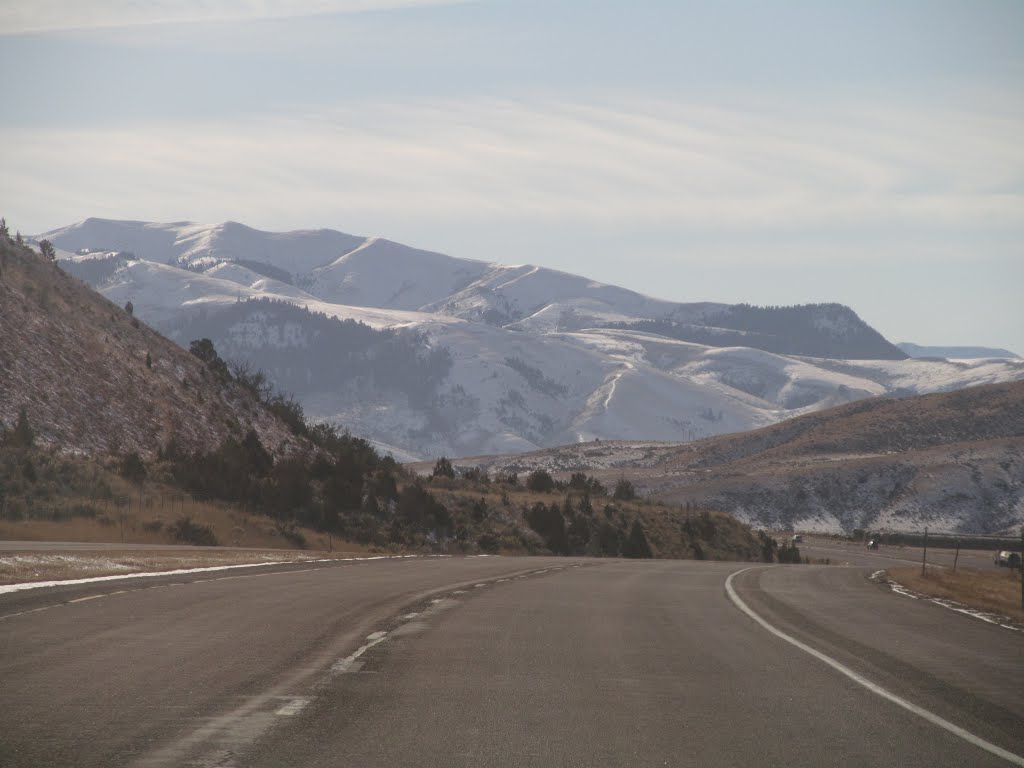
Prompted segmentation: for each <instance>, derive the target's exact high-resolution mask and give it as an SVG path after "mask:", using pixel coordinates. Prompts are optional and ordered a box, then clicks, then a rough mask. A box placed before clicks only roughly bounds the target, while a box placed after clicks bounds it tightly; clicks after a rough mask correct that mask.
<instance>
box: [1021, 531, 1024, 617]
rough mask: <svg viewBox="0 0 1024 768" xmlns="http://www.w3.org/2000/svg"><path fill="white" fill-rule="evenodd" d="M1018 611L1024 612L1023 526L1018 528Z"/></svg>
mask: <svg viewBox="0 0 1024 768" xmlns="http://www.w3.org/2000/svg"><path fill="white" fill-rule="evenodd" d="M1020 609H1021V610H1022V611H1024V525H1022V526H1021V527H1020Z"/></svg>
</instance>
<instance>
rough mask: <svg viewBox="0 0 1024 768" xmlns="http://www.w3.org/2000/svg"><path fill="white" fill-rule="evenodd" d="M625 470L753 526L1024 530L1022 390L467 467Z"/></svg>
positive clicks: (879, 402) (961, 394)
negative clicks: (683, 440)
mask: <svg viewBox="0 0 1024 768" xmlns="http://www.w3.org/2000/svg"><path fill="white" fill-rule="evenodd" d="M464 462H465V463H466V464H467V465H479V466H483V467H486V468H489V469H491V470H492V471H520V472H522V471H530V470H532V469H536V468H541V467H542V468H547V469H549V470H552V471H556V472H563V473H565V472H580V471H592V472H594V474H595V475H596V476H597V477H600V478H604V479H606V480H608V479H611V478H615V477H620V476H622V475H623V474H625V475H626V476H628V477H629V478H630V479H631V480H633V481H634V482H635V483H636V484H637V485H638V486H639V487H640V488H641V489H642V490H643V491H644V492H645V493H646V494H647V495H648V496H650V497H652V498H656V499H662V500H667V501H674V502H677V503H685V502H692V503H695V504H700V505H702V506H710V507H713V508H717V509H723V510H726V511H729V512H732V513H733V514H734V515H736V516H737V517H738V518H740V519H741V520H744V521H746V522H749V523H751V524H752V525H755V526H765V527H789V528H794V527H795V528H799V529H805V530H823V531H839V530H845V531H850V530H852V529H854V528H887V529H893V530H918V529H921V528H923V527H924V526H925V525H927V526H929V527H930V528H931V529H932V530H934V531H950V532H956V531H959V532H971V533H992V532H998V531H1003V530H1007V529H1012V528H1014V527H1015V526H1018V525H1020V524H1021V523H1024V382H1014V383H1009V384H997V385H988V386H980V387H974V388H971V389H965V390H961V391H957V392H951V393H942V394H932V395H925V396H919V397H910V398H904V399H892V398H872V399H869V400H864V401H861V402H857V403H851V404H848V405H844V406H840V407H837V408H833V409H830V410H827V411H822V412H818V413H813V414H808V415H805V416H801V417H798V418H794V419H791V420H788V421H786V422H783V423H781V424H775V425H772V426H769V427H766V428H763V429H759V430H755V431H752V432H749V433H746V434H738V435H727V436H722V437H715V438H710V439H706V440H701V441H698V442H695V443H691V444H688V445H679V444H666V443H618V442H601V443H588V444H582V445H573V446H565V447H563V448H559V449H551V450H548V451H542V452H537V453H534V454H527V455H520V456H502V457H481V458H478V459H465V460H464Z"/></svg>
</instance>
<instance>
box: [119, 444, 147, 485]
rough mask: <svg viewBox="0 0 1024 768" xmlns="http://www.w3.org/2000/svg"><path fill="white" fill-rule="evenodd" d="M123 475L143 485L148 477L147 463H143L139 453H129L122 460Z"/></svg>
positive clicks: (130, 480) (132, 481)
mask: <svg viewBox="0 0 1024 768" xmlns="http://www.w3.org/2000/svg"><path fill="white" fill-rule="evenodd" d="M121 477H123V478H124V479H125V480H127V481H128V482H131V483H135V484H136V485H141V484H142V481H143V480H145V479H146V465H145V464H143V463H142V459H141V458H140V456H139V454H137V453H135V452H134V451H133V452H132V453H129V454H128V455H127V456H125V457H124V460H122V462H121Z"/></svg>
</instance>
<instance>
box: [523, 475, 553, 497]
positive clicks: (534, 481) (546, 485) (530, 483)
mask: <svg viewBox="0 0 1024 768" xmlns="http://www.w3.org/2000/svg"><path fill="white" fill-rule="evenodd" d="M526 487H527V488H528V489H530V490H531V491H536V492H537V493H549V492H551V491H553V490H554V489H555V479H554V478H553V477H551V474H550V473H549V472H547V470H543V469H535V470H533V472H531V473H530V474H529V475H528V476H527V478H526Z"/></svg>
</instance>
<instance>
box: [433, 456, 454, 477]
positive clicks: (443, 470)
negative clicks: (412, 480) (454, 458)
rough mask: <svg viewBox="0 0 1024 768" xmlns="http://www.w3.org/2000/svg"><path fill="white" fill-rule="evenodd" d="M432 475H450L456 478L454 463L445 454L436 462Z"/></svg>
mask: <svg viewBox="0 0 1024 768" xmlns="http://www.w3.org/2000/svg"><path fill="white" fill-rule="evenodd" d="M430 476H431V477H450V478H452V479H454V478H455V467H453V466H452V463H451V462H450V461H449V460H448V459H447V458H446V457H444V456H442V457H441V458H439V459H438V460H437V463H436V464H434V471H433V472H431V473H430Z"/></svg>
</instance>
